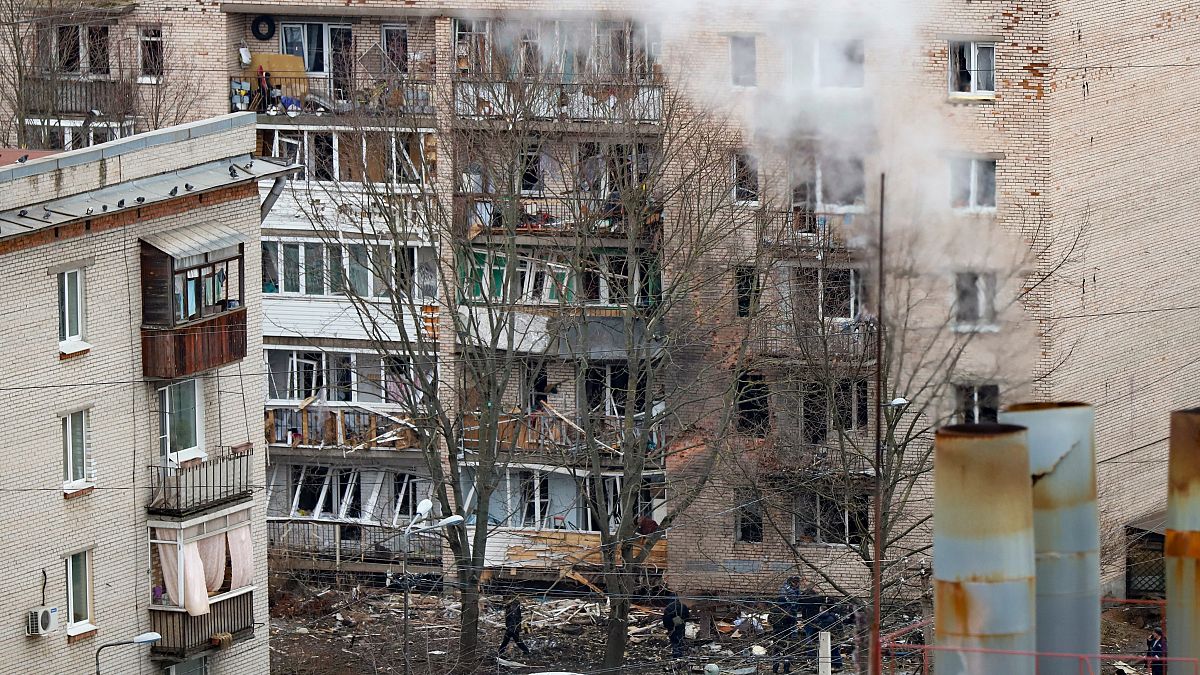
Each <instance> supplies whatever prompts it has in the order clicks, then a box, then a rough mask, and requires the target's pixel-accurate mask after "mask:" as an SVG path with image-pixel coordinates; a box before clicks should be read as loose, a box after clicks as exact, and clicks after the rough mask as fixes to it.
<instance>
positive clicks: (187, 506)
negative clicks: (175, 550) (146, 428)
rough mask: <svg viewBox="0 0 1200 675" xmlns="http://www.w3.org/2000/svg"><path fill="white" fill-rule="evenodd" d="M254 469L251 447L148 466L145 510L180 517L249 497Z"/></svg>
mask: <svg viewBox="0 0 1200 675" xmlns="http://www.w3.org/2000/svg"><path fill="white" fill-rule="evenodd" d="M247 446H248V444H247ZM242 447H246V446H242ZM253 469H254V452H253V450H250V449H245V450H242V449H240V448H238V449H230V451H229V452H228V453H227V454H223V455H220V456H216V457H209V458H207V459H204V460H192V461H190V462H184V463H183V464H182V465H180V466H151V467H150V474H151V488H152V493H151V499H150V503H149V505H147V507H146V510H147V511H148V512H149V513H151V514H153V515H159V516H168V517H172V518H180V517H184V516H188V515H191V514H194V513H199V512H201V511H205V510H207V509H211V508H213V507H216V506H220V505H223V504H230V503H234V502H239V501H242V500H246V499H250V497H251V485H252V483H251V474H252V472H253Z"/></svg>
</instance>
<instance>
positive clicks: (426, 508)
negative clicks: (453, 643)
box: [400, 499, 463, 675]
mask: <svg viewBox="0 0 1200 675" xmlns="http://www.w3.org/2000/svg"><path fill="white" fill-rule="evenodd" d="M432 510H433V502H432V501H430V500H428V499H422V500H421V503H419V504H417V515H416V517H414V518H413V519H412V521H410V522H409V523H408V526H407V527H405V528H404V557H402V558H400V576H401V578H403V579H404V644H403V647H402V648H403V650H404V675H410V674H411V667H412V666H411V662H410V660H409V657H408V589H409V583H408V538H409V536H410V535H413V534H416V533H418V532H428V531H429V530H440V529H443V528H447V527H450V526H452V525H458V524H459V523H461V522H463V517H462V516H458V515H454V516H448V517H446V518H442V519H441V520H439V521H438V522H436V523H433V524H432V525H425V526H423V527H417V524H418V523H420V522H422V521H424V520H426V519H428V518H429V512H430V511H432Z"/></svg>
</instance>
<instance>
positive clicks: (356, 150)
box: [259, 127, 434, 186]
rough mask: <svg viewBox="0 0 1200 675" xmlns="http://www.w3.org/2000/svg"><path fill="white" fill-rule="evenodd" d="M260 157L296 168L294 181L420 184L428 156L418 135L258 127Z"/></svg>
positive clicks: (422, 135)
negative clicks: (299, 168) (298, 167)
mask: <svg viewBox="0 0 1200 675" xmlns="http://www.w3.org/2000/svg"><path fill="white" fill-rule="evenodd" d="M259 142H260V145H261V147H262V149H263V152H266V153H268V154H270V155H271V156H273V157H281V158H285V159H287V160H289V161H291V162H294V163H297V164H300V165H301V166H302V167H303V171H301V172H299V173H297V174H296V177H295V180H309V181H335V180H336V181H341V182H344V183H371V184H390V185H408V186H418V185H421V184H422V183H423V182H424V180H425V176H426V174H427V173H430V172H432V170H433V166H432V164H430V165H426V164H425V161H426V158H427V157H429V158H432V157H433V155H434V153H433V151H432V150H429V149H427V144H429V145H431V144H432V143H433V142H434V141H433V140H432V137H431V136H430V135H429V134H427V133H424V132H404V131H383V130H366V131H349V130H337V131H334V130H308V129H303V130H297V129H284V128H280V127H260V128H259Z"/></svg>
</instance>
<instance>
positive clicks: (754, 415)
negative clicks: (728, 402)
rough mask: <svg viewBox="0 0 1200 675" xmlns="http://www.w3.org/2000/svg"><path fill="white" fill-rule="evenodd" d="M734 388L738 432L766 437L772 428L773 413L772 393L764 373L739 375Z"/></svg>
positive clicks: (743, 373)
mask: <svg viewBox="0 0 1200 675" xmlns="http://www.w3.org/2000/svg"><path fill="white" fill-rule="evenodd" d="M734 387H735V388H734V405H735V409H736V411H737V419H736V427H737V430H738V431H739V432H741V433H744V434H753V435H755V436H759V437H762V436H765V435H766V433H767V431H768V430H769V429H770V428H771V412H770V405H769V402H770V391H769V389H768V387H767V383H766V382H765V381H764V380H763V376H762V373H752V372H742V373H739V374H738V377H737V381H736V383H735V384H734Z"/></svg>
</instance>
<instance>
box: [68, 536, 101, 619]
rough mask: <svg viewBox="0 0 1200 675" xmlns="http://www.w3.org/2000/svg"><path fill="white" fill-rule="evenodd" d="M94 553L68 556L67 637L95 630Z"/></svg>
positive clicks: (87, 551) (88, 551) (79, 553)
mask: <svg viewBox="0 0 1200 675" xmlns="http://www.w3.org/2000/svg"><path fill="white" fill-rule="evenodd" d="M93 598H94V595H93V589H92V551H91V550H90V549H89V550H86V551H79V552H78V553H72V554H71V555H69V556H67V635H77V634H79V633H85V632H87V631H90V630H93V629H95V627H96V626H95V625H94V624H93V622H92V617H93V616H94V614H93V612H92V602H93Z"/></svg>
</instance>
